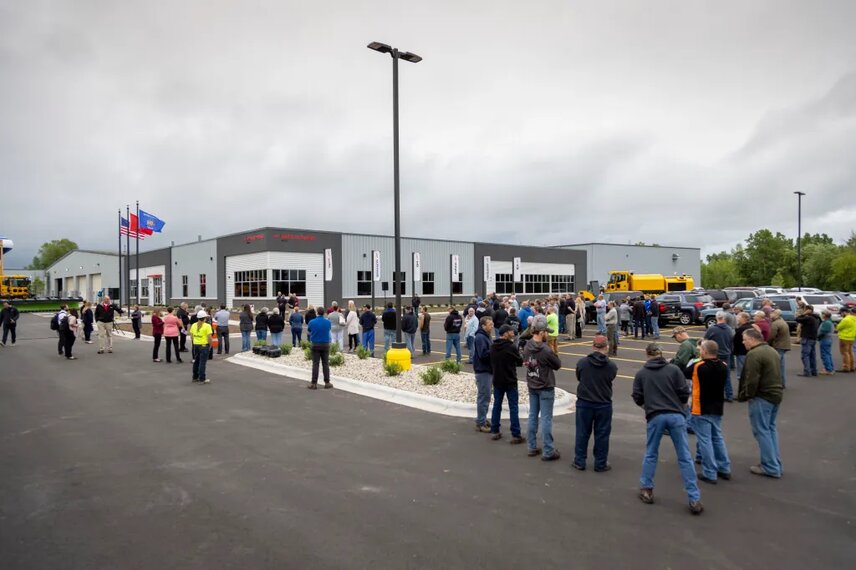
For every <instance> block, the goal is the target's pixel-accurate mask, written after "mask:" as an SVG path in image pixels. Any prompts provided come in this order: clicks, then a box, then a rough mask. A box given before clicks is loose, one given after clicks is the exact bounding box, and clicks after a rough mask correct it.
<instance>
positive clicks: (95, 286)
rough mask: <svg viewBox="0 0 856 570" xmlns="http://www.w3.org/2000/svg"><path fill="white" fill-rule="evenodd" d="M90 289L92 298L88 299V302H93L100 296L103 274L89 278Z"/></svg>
mask: <svg viewBox="0 0 856 570" xmlns="http://www.w3.org/2000/svg"><path fill="white" fill-rule="evenodd" d="M89 282H90V284H89V287H90V295H91V296H90V297H87V299H88V300H90V301H92V300H94V299H95V298H96V297H97V296H98V292H99V291H101V287H102V285H101V274H100V273H93V274H91V275H90V276H89Z"/></svg>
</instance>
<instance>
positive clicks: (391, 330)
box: [380, 301, 397, 353]
mask: <svg viewBox="0 0 856 570" xmlns="http://www.w3.org/2000/svg"><path fill="white" fill-rule="evenodd" d="M396 318H397V315H396V313H395V309H394V308H393V306H392V301H390V302H388V303H387V304H386V309H384V311H383V313H381V315H380V320H381V321H382V322H383V352H384V353H386V352H387V351H388V350H389V347H390V345H391V344H392V343H394V342H395V327H396V322H397V321H396Z"/></svg>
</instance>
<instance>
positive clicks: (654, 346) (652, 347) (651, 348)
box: [645, 342, 663, 356]
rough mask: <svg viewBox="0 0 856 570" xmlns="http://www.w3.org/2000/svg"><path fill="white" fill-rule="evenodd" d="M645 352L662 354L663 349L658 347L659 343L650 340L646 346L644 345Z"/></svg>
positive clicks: (652, 354) (650, 354)
mask: <svg viewBox="0 0 856 570" xmlns="http://www.w3.org/2000/svg"><path fill="white" fill-rule="evenodd" d="M645 354H647V355H648V356H657V355H658V354H663V349H662V348H660V345H659V344H658V343H656V342H652V343H651V344H649V345H648V346H646V347H645Z"/></svg>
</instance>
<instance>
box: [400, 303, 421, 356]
mask: <svg viewBox="0 0 856 570" xmlns="http://www.w3.org/2000/svg"><path fill="white" fill-rule="evenodd" d="M417 326H418V325H417V321H416V315H414V314H413V307H407V309H405V311H404V318H403V319H401V332H403V333H404V342H405V343H406V344H407V350H409V351H410V357H411V358H413V357H414V356H416V328H417Z"/></svg>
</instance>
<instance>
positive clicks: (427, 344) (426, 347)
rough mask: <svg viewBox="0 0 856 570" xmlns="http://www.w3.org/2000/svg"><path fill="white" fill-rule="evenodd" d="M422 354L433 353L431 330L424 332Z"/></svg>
mask: <svg viewBox="0 0 856 570" xmlns="http://www.w3.org/2000/svg"><path fill="white" fill-rule="evenodd" d="M420 334H421V335H422V354H431V332H430V331H429V332H422V333H420Z"/></svg>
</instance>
